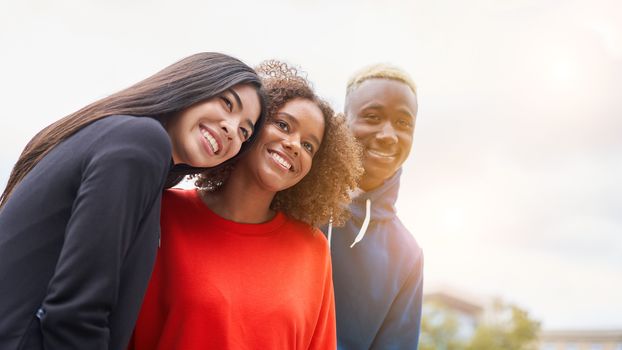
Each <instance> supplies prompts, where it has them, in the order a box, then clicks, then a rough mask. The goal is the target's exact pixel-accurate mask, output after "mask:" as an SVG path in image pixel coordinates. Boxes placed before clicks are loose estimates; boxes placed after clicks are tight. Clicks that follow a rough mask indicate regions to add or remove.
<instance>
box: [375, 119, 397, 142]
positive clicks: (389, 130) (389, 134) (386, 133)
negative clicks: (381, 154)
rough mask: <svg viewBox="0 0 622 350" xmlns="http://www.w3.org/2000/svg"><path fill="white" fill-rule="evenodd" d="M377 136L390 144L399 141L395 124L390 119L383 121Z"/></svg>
mask: <svg viewBox="0 0 622 350" xmlns="http://www.w3.org/2000/svg"><path fill="white" fill-rule="evenodd" d="M376 138H378V140H379V141H381V142H383V143H385V144H389V145H391V144H395V143H397V133H396V132H395V128H394V127H393V124H392V123H391V122H390V121H386V122H385V123H383V124H382V125H381V127H380V131H379V132H378V133H377V134H376Z"/></svg>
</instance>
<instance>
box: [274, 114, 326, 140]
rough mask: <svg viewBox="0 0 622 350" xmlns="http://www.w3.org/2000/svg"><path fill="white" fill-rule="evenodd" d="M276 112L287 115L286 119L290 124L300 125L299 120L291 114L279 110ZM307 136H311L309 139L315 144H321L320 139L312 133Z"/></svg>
mask: <svg viewBox="0 0 622 350" xmlns="http://www.w3.org/2000/svg"><path fill="white" fill-rule="evenodd" d="M278 114H282V115H284V116H285V117H287V119H288V120H289V121H290V122H291V123H292V124H296V126H300V122H299V121H298V119H296V118H294V116H293V115H291V114H289V113H285V112H279V113H278ZM309 138H311V141H313V142H315V144H316V145H318V146H319V145H321V142H320V139H318V138H317V137H316V136H315V135H314V134H311V135H310V136H309Z"/></svg>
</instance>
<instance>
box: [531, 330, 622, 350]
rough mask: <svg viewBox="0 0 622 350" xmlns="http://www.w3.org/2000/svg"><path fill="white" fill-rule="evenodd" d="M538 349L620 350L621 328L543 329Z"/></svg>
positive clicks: (621, 342) (621, 340) (621, 341)
mask: <svg viewBox="0 0 622 350" xmlns="http://www.w3.org/2000/svg"><path fill="white" fill-rule="evenodd" d="M540 350H622V329H618V330H543V331H542V332H541V333H540Z"/></svg>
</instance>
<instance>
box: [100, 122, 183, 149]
mask: <svg viewBox="0 0 622 350" xmlns="http://www.w3.org/2000/svg"><path fill="white" fill-rule="evenodd" d="M95 123H101V124H102V127H103V128H106V129H108V131H109V132H108V133H106V134H107V135H106V136H107V137H106V138H107V139H108V140H109V141H117V142H123V143H125V144H130V145H136V146H142V147H145V146H146V147H155V148H161V149H163V150H169V153H170V149H171V142H170V138H169V136H168V134H167V132H166V130H165V129H164V126H163V125H162V124H161V123H160V122H158V121H157V120H155V119H153V118H149V117H137V116H130V115H111V116H108V117H105V118H103V119H100V120H98V121H97V122H95ZM95 123H94V124H95Z"/></svg>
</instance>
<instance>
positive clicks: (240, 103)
mask: <svg viewBox="0 0 622 350" xmlns="http://www.w3.org/2000/svg"><path fill="white" fill-rule="evenodd" d="M227 91H228V92H229V93H231V95H233V98H234V99H235V101H236V102H237V103H238V105H239V106H240V110H244V105H243V104H242V100H241V99H240V95H238V93H237V92H235V90H233V89H227Z"/></svg>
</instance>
